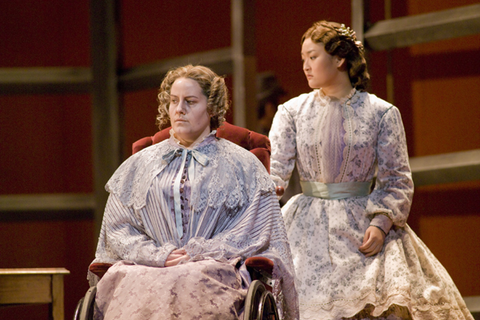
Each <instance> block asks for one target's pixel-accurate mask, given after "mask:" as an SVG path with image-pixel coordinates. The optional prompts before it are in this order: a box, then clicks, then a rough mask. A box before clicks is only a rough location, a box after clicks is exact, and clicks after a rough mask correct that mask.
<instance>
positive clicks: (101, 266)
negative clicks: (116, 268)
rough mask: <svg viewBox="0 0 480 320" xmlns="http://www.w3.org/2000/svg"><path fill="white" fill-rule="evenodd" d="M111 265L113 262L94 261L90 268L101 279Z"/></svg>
mask: <svg viewBox="0 0 480 320" xmlns="http://www.w3.org/2000/svg"><path fill="white" fill-rule="evenodd" d="M111 266H112V264H111V263H92V264H91V265H90V266H89V267H88V270H90V272H92V273H93V274H95V275H96V276H98V277H99V278H100V279H101V278H102V277H103V275H104V274H105V273H106V272H107V270H108V268H110V267H111Z"/></svg>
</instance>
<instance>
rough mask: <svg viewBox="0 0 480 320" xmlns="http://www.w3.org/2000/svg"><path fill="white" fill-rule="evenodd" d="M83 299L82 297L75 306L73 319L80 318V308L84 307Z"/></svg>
mask: <svg viewBox="0 0 480 320" xmlns="http://www.w3.org/2000/svg"><path fill="white" fill-rule="evenodd" d="M83 299H84V298H81V299H80V300H79V301H78V303H77V307H76V308H75V313H74V314H73V320H80V309H81V308H82V304H83Z"/></svg>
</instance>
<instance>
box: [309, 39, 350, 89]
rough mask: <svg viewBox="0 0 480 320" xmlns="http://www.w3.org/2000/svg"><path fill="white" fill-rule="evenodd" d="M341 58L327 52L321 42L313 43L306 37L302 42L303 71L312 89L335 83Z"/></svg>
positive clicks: (326, 86)
mask: <svg viewBox="0 0 480 320" xmlns="http://www.w3.org/2000/svg"><path fill="white" fill-rule="evenodd" d="M343 60H344V59H340V58H338V57H336V56H332V55H330V54H329V53H327V52H326V51H325V45H324V44H323V43H315V42H313V41H312V39H310V38H307V39H305V41H304V42H303V44H302V61H303V72H304V73H305V76H306V77H307V81H308V85H309V86H310V88H312V89H318V88H328V87H330V86H333V85H335V84H336V83H337V81H338V77H339V75H340V70H339V67H340V66H341V63H342V62H343Z"/></svg>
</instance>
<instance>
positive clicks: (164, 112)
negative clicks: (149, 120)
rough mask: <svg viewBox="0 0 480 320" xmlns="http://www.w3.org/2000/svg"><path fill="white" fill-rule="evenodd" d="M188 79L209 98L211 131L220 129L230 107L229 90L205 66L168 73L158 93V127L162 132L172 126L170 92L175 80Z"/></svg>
mask: <svg viewBox="0 0 480 320" xmlns="http://www.w3.org/2000/svg"><path fill="white" fill-rule="evenodd" d="M179 78H188V79H192V80H195V81H196V82H197V83H198V84H199V85H200V88H202V92H203V94H204V95H205V96H206V97H207V112H208V114H209V115H210V116H211V118H210V130H216V129H218V128H219V127H220V126H221V125H222V124H223V122H224V121H225V114H226V112H227V110H228V108H229V106H230V101H229V97H228V89H227V86H226V84H225V80H224V78H223V77H220V76H219V75H217V74H216V73H215V72H213V71H212V70H211V69H210V68H207V67H204V66H200V65H197V66H193V65H186V66H183V67H178V68H175V69H172V70H170V71H168V72H167V74H166V76H165V78H164V79H163V81H162V84H161V85H160V89H159V91H158V95H157V100H158V115H157V125H158V128H159V129H160V130H162V129H165V128H167V127H168V126H170V115H169V113H168V109H169V106H170V90H171V88H172V85H173V83H174V82H175V80H177V79H179Z"/></svg>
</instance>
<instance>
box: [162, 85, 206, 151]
mask: <svg viewBox="0 0 480 320" xmlns="http://www.w3.org/2000/svg"><path fill="white" fill-rule="evenodd" d="M168 112H169V115H170V120H171V123H172V128H173V131H174V132H175V137H176V138H177V139H178V140H180V143H181V144H182V145H184V146H186V147H189V146H191V145H192V144H193V143H194V142H195V141H197V140H200V139H203V137H205V136H206V135H208V134H209V133H210V117H211V116H210V115H209V114H208V112H207V97H206V96H205V95H204V94H203V91H202V88H200V85H199V84H198V82H197V81H195V80H192V79H189V78H178V79H177V80H175V82H174V83H173V85H172V87H171V89H170V106H169V110H168Z"/></svg>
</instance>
